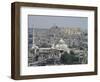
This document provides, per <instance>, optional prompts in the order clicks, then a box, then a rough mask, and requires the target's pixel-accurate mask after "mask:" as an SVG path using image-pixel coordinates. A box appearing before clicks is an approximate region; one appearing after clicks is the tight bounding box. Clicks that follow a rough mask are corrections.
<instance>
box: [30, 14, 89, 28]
mask: <svg viewBox="0 0 100 82" xmlns="http://www.w3.org/2000/svg"><path fill="white" fill-rule="evenodd" d="M28 22H29V23H28V25H29V28H50V27H52V26H55V25H56V26H58V27H71V28H72V27H73V28H74V27H80V28H82V29H87V27H88V18H87V17H69V16H41V15H40V16H39V15H29V16H28Z"/></svg>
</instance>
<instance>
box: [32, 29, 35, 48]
mask: <svg viewBox="0 0 100 82" xmlns="http://www.w3.org/2000/svg"><path fill="white" fill-rule="evenodd" d="M34 38H35V36H34V28H33V42H32V49H33V48H35V46H36V45H35V42H34Z"/></svg>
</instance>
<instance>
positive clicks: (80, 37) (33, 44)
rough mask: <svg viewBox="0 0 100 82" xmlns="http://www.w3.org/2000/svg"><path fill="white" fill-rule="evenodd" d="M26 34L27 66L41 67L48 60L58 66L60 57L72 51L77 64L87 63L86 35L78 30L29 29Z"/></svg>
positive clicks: (56, 28)
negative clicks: (77, 58)
mask: <svg viewBox="0 0 100 82" xmlns="http://www.w3.org/2000/svg"><path fill="white" fill-rule="evenodd" d="M28 34H29V35H28V42H29V43H28V45H29V46H28V48H29V49H28V52H29V55H28V58H29V59H28V65H29V66H34V65H40V66H41V65H43V64H41V62H45V63H47V60H50V59H53V61H54V62H53V64H54V63H55V64H60V62H59V60H60V58H61V55H62V54H63V53H64V52H67V53H70V51H72V50H73V51H74V52H75V53H77V54H78V55H77V56H79V62H81V63H86V62H87V58H86V57H87V51H88V50H87V49H88V46H87V45H88V44H87V43H88V41H87V36H88V35H87V32H84V31H82V30H81V29H80V28H68V27H64V28H60V27H58V26H54V27H51V28H49V29H47V28H31V29H30V30H29V33H28ZM84 54H85V55H84ZM84 58H85V59H84ZM48 62H50V61H48ZM47 65H48V63H47Z"/></svg>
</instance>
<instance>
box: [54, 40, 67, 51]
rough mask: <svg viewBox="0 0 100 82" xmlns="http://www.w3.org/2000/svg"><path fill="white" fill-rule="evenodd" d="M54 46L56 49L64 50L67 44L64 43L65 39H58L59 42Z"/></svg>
mask: <svg viewBox="0 0 100 82" xmlns="http://www.w3.org/2000/svg"><path fill="white" fill-rule="evenodd" d="M55 48H56V49H58V50H64V51H67V50H68V46H67V44H65V41H64V40H63V39H60V40H59V42H58V44H57V45H56V46H55Z"/></svg>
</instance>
